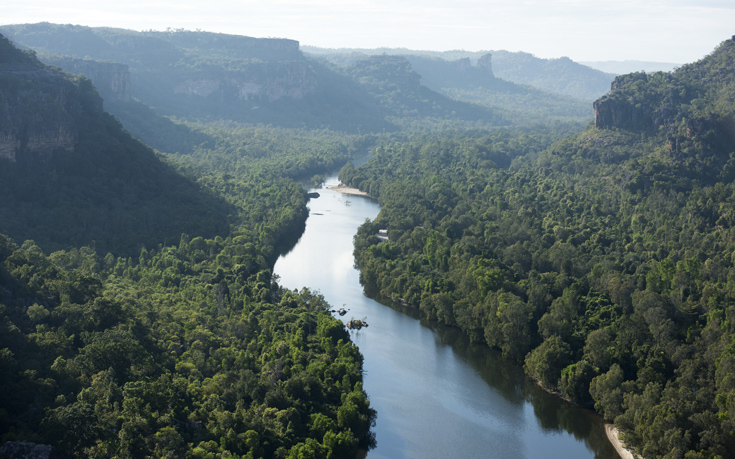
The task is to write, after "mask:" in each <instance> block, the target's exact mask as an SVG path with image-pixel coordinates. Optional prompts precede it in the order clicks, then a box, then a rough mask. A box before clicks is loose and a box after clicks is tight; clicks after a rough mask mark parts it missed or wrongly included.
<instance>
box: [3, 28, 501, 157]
mask: <svg viewBox="0 0 735 459" xmlns="http://www.w3.org/2000/svg"><path fill="white" fill-rule="evenodd" d="M0 31H2V32H3V33H6V34H8V36H9V37H11V38H12V39H13V40H15V42H16V43H18V44H22V45H23V46H26V47H29V48H32V49H34V50H37V51H38V52H39V56H41V57H42V58H43V59H44V60H46V62H49V63H53V64H54V65H58V66H60V67H62V68H64V69H66V70H68V71H71V72H80V71H81V72H86V71H87V70H91V71H92V72H93V73H95V74H97V75H103V74H104V72H101V71H100V70H101V67H100V66H103V65H104V64H105V63H107V64H109V62H110V61H112V62H114V63H115V64H114V65H116V66H117V67H115V70H116V71H118V72H120V74H121V75H122V74H123V73H125V72H126V71H127V72H128V74H129V76H128V77H127V79H125V78H122V77H120V78H119V80H120V81H124V82H125V84H126V85H129V89H125V90H126V91H128V92H129V96H127V95H126V96H120V95H119V94H117V93H115V92H114V91H112V92H108V93H107V94H108V98H107V99H106V100H108V101H110V102H112V103H111V104H108V105H107V106H108V107H109V108H110V110H112V112H113V113H114V114H115V115H117V116H118V117H119V118H120V119H121V120H122V121H123V123H124V124H125V126H126V127H127V128H128V129H130V130H131V132H133V133H134V134H135V135H136V136H139V137H140V138H144V139H146V141H150V142H151V143H152V144H155V143H156V139H154V138H151V137H146V134H145V132H144V131H145V130H146V127H147V126H150V125H151V123H153V124H154V125H160V126H162V127H164V128H166V129H168V128H170V126H168V127H167V126H166V122H165V121H157V122H155V121H154V120H153V119H152V118H150V115H151V113H155V114H158V115H165V116H175V117H179V118H186V119H197V120H205V121H206V120H218V119H229V120H235V121H240V122H248V123H263V124H273V125H279V126H285V127H306V128H330V129H336V130H342V131H348V132H363V133H364V132H376V131H377V132H382V131H386V130H388V131H389V130H395V129H397V127H396V126H395V125H394V124H393V123H392V122H390V121H388V120H387V119H386V118H387V117H388V118H395V117H396V116H399V117H409V118H411V119H423V118H430V119H441V118H446V119H450V120H472V121H481V122H483V123H489V124H494V123H496V122H501V123H506V121H502V120H501V119H500V118H501V117H500V116H499V115H498V114H497V113H496V112H495V111H492V110H490V109H488V108H486V107H484V108H480V107H477V106H476V105H474V104H468V103H464V102H457V101H451V100H450V99H448V98H441V97H439V95H438V94H430V93H429V92H426V91H429V90H428V89H427V88H423V89H421V91H424V93H425V94H424V95H423V96H421V97H423V98H424V99H425V100H432V101H434V102H432V103H425V104H423V105H420V106H414V107H413V108H412V109H411V110H405V107H404V106H396V107H394V106H390V102H391V101H393V100H394V99H392V98H390V97H386V94H382V93H380V92H379V87H378V86H370V87H368V86H365V85H364V84H363V83H361V81H363V79H361V77H360V75H358V74H359V73H360V71H361V70H360V68H356V69H353V70H351V71H350V72H351V73H350V74H347V73H345V72H344V71H341V70H340V69H337V68H334V67H333V66H332V65H330V64H328V63H326V62H324V61H322V60H317V59H312V58H307V57H305V56H304V55H303V54H302V52H301V51H300V49H299V44H298V42H297V41H294V40H286V39H256V38H251V37H243V36H235V35H225V34H215V33H208V32H189V31H183V30H178V31H167V32H135V31H130V30H122V29H110V28H90V27H82V26H71V25H56V24H48V23H42V24H32V25H12V26H2V27H0ZM90 60H91V61H100V63H99V64H93V63H90V62H89V61H90ZM102 61H104V62H102ZM126 69H127V70H126ZM383 77H385V78H384V81H388V80H389V79H390V78H391V75H384V76H383ZM383 77H381V78H383ZM401 77H402V76H401ZM90 78H94V77H92V76H90ZM386 78H387V79H386ZM108 80H110V78H106V79H104V81H102V80H100V82H99V84H100V86H101V87H105V88H107V87H108V86H110V85H109V84H108ZM117 87H118V88H121V87H124V88H127V87H128V86H125V85H121V84H118V85H117ZM388 89H389V87H388V86H386V90H388ZM376 91H377V92H376ZM128 97H129V99H130V100H132V101H133V103H132V104H131V103H130V100H128ZM438 97H439V98H438ZM440 99H441V103H440V104H438V102H437V101H439V100H440ZM395 100H396V101H397V99H395ZM136 101H137V102H139V103H142V104H143V106H139V105H136V104H135V102H136ZM404 102H406V101H405V100H403V101H401V102H400V103H401V104H402V103H404ZM144 106H147V107H150V109H146V108H145V107H144ZM444 106H447V107H448V106H451V109H444V108H442V107H444ZM151 109H152V110H153V112H151ZM145 120H149V121H150V122H146V121H145ZM156 146H157V148H160V147H161V146H160V143H159V144H158V145H156Z"/></svg>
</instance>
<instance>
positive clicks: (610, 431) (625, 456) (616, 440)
mask: <svg viewBox="0 0 735 459" xmlns="http://www.w3.org/2000/svg"><path fill="white" fill-rule="evenodd" d="M605 433H606V434H607V438H608V440H610V443H612V445H613V446H614V447H615V451H617V452H618V454H619V455H620V457H621V459H641V457H640V456H639V455H637V454H633V453H632V452H630V450H629V449H627V448H626V447H625V445H624V444H623V442H621V441H620V437H619V435H620V432H619V431H618V429H616V428H615V426H614V425H612V424H605Z"/></svg>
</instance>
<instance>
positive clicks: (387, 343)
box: [274, 176, 618, 459]
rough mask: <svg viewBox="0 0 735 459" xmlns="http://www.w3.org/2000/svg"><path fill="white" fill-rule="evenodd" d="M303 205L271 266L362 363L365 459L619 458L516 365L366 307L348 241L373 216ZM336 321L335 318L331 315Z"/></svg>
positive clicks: (330, 201) (338, 201)
mask: <svg viewBox="0 0 735 459" xmlns="http://www.w3.org/2000/svg"><path fill="white" fill-rule="evenodd" d="M337 183H338V182H337V178H336V176H332V177H330V178H328V179H327V181H326V182H325V188H322V189H317V190H310V191H317V192H318V193H320V195H321V196H320V197H319V198H317V199H312V200H311V201H310V202H309V209H310V213H309V218H308V220H307V222H306V230H305V232H304V234H303V236H302V237H301V239H300V240H299V242H298V243H297V244H296V246H295V247H294V248H293V249H292V250H291V251H290V252H289V253H287V254H286V255H284V256H281V258H279V259H278V261H277V262H276V265H275V269H274V271H275V274H276V275H278V276H279V277H280V281H279V283H280V284H281V285H282V286H284V287H287V288H291V289H301V288H302V287H304V286H306V287H308V288H310V289H311V290H312V291H319V292H320V293H321V294H323V295H324V297H325V298H326V300H327V301H329V302H330V304H332V305H333V306H334V308H335V309H338V308H341V307H344V308H346V309H349V312H348V313H347V314H346V315H345V316H343V317H342V320H343V321H345V322H346V321H347V320H349V319H351V318H356V319H365V320H366V321H367V323H368V324H369V327H368V328H363V329H362V330H359V331H352V332H350V333H351V334H352V340H353V341H354V342H355V343H356V344H357V345H358V346H359V348H360V351H361V352H362V354H363V356H364V357H365V361H364V369H365V378H364V388H365V391H366V392H367V394H368V396H369V397H370V403H371V406H372V407H373V408H375V409H376V410H377V412H378V420H377V425H376V426H375V428H374V429H373V430H374V432H375V434H376V438H377V447H376V448H375V449H374V450H372V451H370V452H369V453H368V459H382V458H386V459H400V458H417V459H418V458H421V459H431V458H498V459H500V458H503V459H516V458H517V459H531V458H560V459H561V458H564V459H569V458H602V459H613V458H617V457H618V456H617V453H616V452H615V450H614V449H613V447H612V446H611V445H610V443H609V442H608V440H607V437H606V436H605V432H604V427H603V423H602V420H601V419H600V418H599V417H598V416H597V415H595V414H594V413H593V412H591V411H589V410H584V409H581V408H577V407H574V406H572V405H570V404H568V403H566V402H563V401H561V400H559V399H558V398H556V397H553V396H551V395H549V394H547V393H546V392H544V391H542V390H540V389H539V388H538V387H537V386H536V385H534V384H533V383H532V382H531V381H529V380H528V379H527V378H526V377H525V376H524V374H523V369H522V368H521V367H520V366H519V365H518V364H516V363H513V362H508V361H505V360H503V359H502V358H501V357H500V355H499V353H498V352H496V351H494V350H491V349H489V348H487V346H482V345H473V344H470V343H469V341H468V340H467V339H466V337H465V336H464V335H463V334H462V333H461V332H459V331H458V330H456V329H452V328H449V327H437V326H436V325H433V324H431V323H425V322H422V321H420V320H419V319H418V318H417V317H416V314H415V311H414V310H411V309H408V308H401V307H400V306H399V307H398V309H393V308H391V307H388V306H384V305H382V304H380V303H377V302H376V301H373V300H371V299H369V298H367V297H366V296H365V295H364V294H363V289H362V286H361V285H360V283H359V272H358V271H357V270H356V269H355V268H354V259H353V255H352V237H353V235H354V234H355V233H356V232H357V227H358V226H359V225H360V224H362V223H363V222H364V221H365V219H371V220H372V219H374V218H375V217H376V216H377V215H378V212H379V211H380V207H379V206H378V204H377V203H376V202H375V201H373V200H371V199H368V198H363V197H359V196H350V195H345V194H340V193H337V192H334V191H331V190H327V189H326V187H327V186H332V185H336V184H337ZM337 317H339V316H337Z"/></svg>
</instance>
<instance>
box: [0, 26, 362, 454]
mask: <svg viewBox="0 0 735 459" xmlns="http://www.w3.org/2000/svg"><path fill="white" fill-rule="evenodd" d="M0 60H2V62H0V73H2V77H3V78H5V81H11V82H13V81H19V83H18V84H19V85H21V84H22V86H21V89H19V90H18V92H17V93H15V94H14V97H5V98H3V99H1V100H2V101H3V107H2V108H3V111H4V113H10V114H11V115H18V116H17V117H14V116H11V117H10V118H12V119H17V118H18V117H20V118H21V120H22V118H23V116H22V113H21V112H19V110H20V109H19V107H18V106H16V105H15V104H14V100H16V99H20V100H21V101H22V100H23V98H25V99H26V100H45V98H46V97H47V95H48V93H49V92H52V93H53V92H56V93H58V92H59V89H58V88H59V87H69V88H72V90H74V91H78V92H81V94H82V96H83V97H86V98H87V99H89V100H91V101H92V102H93V103H91V104H88V105H89V106H86V105H84V104H82V105H80V106H77V105H75V104H73V103H72V105H71V106H72V107H76V108H75V109H74V110H70V111H68V112H67V113H66V116H69V117H71V118H73V119H72V121H73V125H74V126H75V127H76V129H77V131H78V133H79V134H78V135H79V139H78V143H77V144H76V145H75V147H74V150H73V151H65V150H63V149H59V148H57V149H56V150H54V151H53V152H52V154H51V156H50V157H49V156H47V155H46V154H45V153H44V154H41V153H36V152H34V151H33V150H32V148H31V147H30V146H29V145H31V144H32V142H26V143H25V144H23V143H21V148H20V149H19V150H18V151H17V156H16V160H15V161H14V162H12V161H9V160H6V159H4V158H3V159H0V161H1V162H2V164H0V166H1V167H0V173H1V174H2V180H1V181H0V184H1V185H0V186H2V190H3V194H4V196H5V199H3V200H2V203H0V210H1V211H2V215H3V218H2V220H0V228H1V229H2V231H3V232H7V233H10V234H12V235H13V236H14V237H15V238H20V240H21V241H25V242H22V243H16V242H14V241H13V240H11V239H10V238H9V237H7V236H4V235H3V236H0V435H1V436H2V440H3V442H4V443H5V442H7V443H6V444H9V443H12V442H18V441H30V442H33V443H36V444H41V445H49V446H51V447H52V448H53V454H54V457H152V456H155V457H188V458H212V457H314V458H317V457H318V458H322V457H354V456H355V455H356V454H357V451H358V450H360V449H362V450H366V449H368V448H370V447H371V446H372V445H373V444H374V438H373V436H372V434H371V432H370V427H371V426H372V425H373V423H374V422H375V417H376V413H375V411H374V410H372V409H371V408H370V402H369V400H368V398H367V394H366V393H365V392H364V391H363V389H362V356H361V355H360V353H359V351H358V349H357V348H356V347H355V345H354V344H352V342H351V341H350V339H349V334H348V333H347V330H346V329H345V327H344V326H343V325H342V323H341V322H340V321H338V320H337V319H335V318H333V317H332V316H331V314H330V312H328V309H329V308H330V307H331V306H329V305H328V304H327V303H326V302H325V301H324V299H323V297H322V296H321V295H319V294H317V293H312V292H310V291H309V289H308V288H303V289H301V290H300V291H289V290H287V289H284V288H281V287H279V286H278V284H277V283H276V281H275V279H273V276H272V272H271V270H272V267H273V263H274V262H275V259H276V258H277V257H278V254H279V253H280V251H282V250H284V249H286V248H287V247H288V246H289V244H292V243H293V241H294V240H295V239H294V238H297V237H298V235H299V234H300V233H301V231H302V230H303V225H304V221H305V219H306V212H307V210H306V202H307V199H308V198H307V195H306V192H305V191H304V190H303V188H302V187H301V185H300V184H299V183H297V182H296V181H294V180H293V178H302V177H306V178H308V177H311V176H313V175H314V174H315V173H316V172H321V171H323V170H324V168H328V167H332V166H333V165H334V164H337V163H343V162H344V161H345V159H346V158H352V157H353V155H354V153H355V151H356V149H357V148H362V142H364V141H365V140H364V139H362V138H357V137H356V138H347V137H342V136H340V137H336V136H334V135H332V136H330V135H329V133H321V134H320V133H303V132H301V133H300V132H292V133H288V134H286V133H284V132H279V131H277V130H275V129H270V128H265V127H260V128H254V127H248V128H246V127H242V128H235V127H228V128H227V129H225V128H224V127H221V128H219V130H218V128H217V127H215V126H213V127H208V128H207V129H203V130H202V133H201V134H200V135H202V136H207V135H210V134H211V135H212V136H215V137H216V138H217V139H218V141H217V142H215V143H214V144H213V145H212V146H211V148H210V149H207V150H206V154H205V153H203V152H200V151H199V150H197V151H196V152H193V153H191V154H190V157H189V158H188V161H186V162H185V161H184V160H181V161H177V160H176V158H175V156H173V155H171V156H169V157H164V156H163V154H162V153H156V152H154V151H153V150H151V149H150V148H149V147H146V146H145V145H143V144H142V143H140V142H139V141H138V140H135V139H133V138H132V137H131V136H130V135H129V134H128V133H127V132H125V131H123V130H122V127H121V126H120V124H119V122H118V121H117V120H116V119H114V118H113V117H112V116H110V115H108V114H106V113H104V112H100V111H98V110H97V108H96V107H99V106H101V103H98V102H101V100H100V99H99V96H98V95H97V93H96V91H95V90H94V88H93V87H92V86H91V85H89V83H88V81H89V80H83V79H82V80H79V79H76V80H75V79H74V78H73V77H71V76H68V77H63V75H62V76H61V77H59V76H58V74H54V72H55V70H53V69H50V68H46V67H44V66H43V65H41V64H40V63H38V62H37V61H36V60H35V58H34V57H33V54H30V53H20V52H18V51H17V50H15V49H14V48H12V46H11V45H10V42H9V41H8V40H7V39H4V37H3V40H2V41H1V42H0ZM17 65H24V66H29V67H21V70H23V72H26V70H27V69H30V70H28V71H30V72H31V75H33V76H32V77H30V79H24V78H27V77H24V76H23V75H26V74H25V73H20V74H19V71H18V67H17ZM48 72H50V73H48ZM49 74H54V75H56V76H55V77H54V78H55V79H54V80H53V81H54V82H55V84H56V85H57V86H55V87H54V86H52V87H51V88H49V87H46V86H43V85H40V84H38V83H36V82H35V81H34V80H33V78H35V77H37V76H38V75H41V78H47V77H46V76H45V75H49ZM19 75H21V76H19ZM64 78H67V79H64ZM6 88H7V87H6ZM74 88H77V89H74ZM4 94H7V92H5V93H4ZM74 94H76V93H75V92H73V91H72V95H71V96H70V98H71V100H72V101H74V100H76V99H75V97H76V96H75V95H74ZM90 107H91V108H90ZM54 108H57V109H58V110H59V111H60V112H61V113H62V114H64V113H65V112H64V107H56V106H53V105H51V106H49V108H48V109H49V110H50V109H54ZM60 116H61V115H60ZM55 119H56V118H55V117H54V116H50V120H51V121H47V122H53V120H55ZM4 127H5V126H4ZM9 129H11V131H10V134H9V135H13V132H14V131H12V127H11V128H9ZM6 132H7V131H6ZM159 137H160V136H159ZM6 138H7V137H6ZM159 140H160V141H161V142H164V141H165V136H164V137H161V138H159ZM307 144H311V145H312V147H311V148H308V147H307ZM297 145H298V146H297ZM202 148H203V147H202ZM361 154H364V153H361ZM291 177H293V178H291ZM312 180H319V178H318V177H313V178H312ZM177 231H178V232H177ZM190 234H191V235H190ZM32 239H36V240H37V241H38V242H37V243H36V242H34V241H33V240H32ZM6 453H7V451H6Z"/></svg>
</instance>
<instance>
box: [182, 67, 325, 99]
mask: <svg viewBox="0 0 735 459" xmlns="http://www.w3.org/2000/svg"><path fill="white" fill-rule="evenodd" d="M180 78H182V79H181V80H180V81H179V82H178V83H176V84H174V85H173V93H174V94H176V95H186V96H199V97H209V96H210V95H212V94H218V93H222V94H234V95H235V96H236V97H237V99H239V100H242V101H268V102H273V101H276V100H278V99H281V98H284V97H291V98H293V99H297V100H299V99H303V98H304V97H305V96H308V95H309V94H312V93H314V92H315V91H316V89H317V87H318V83H319V82H318V79H317V76H316V75H315V74H314V72H312V71H311V70H310V69H309V66H308V65H307V64H306V63H304V62H277V63H275V62H274V63H261V64H253V65H251V66H249V68H247V69H244V70H242V71H239V72H228V74H227V75H224V76H222V77H221V78H211V77H209V78H207V77H196V76H190V77H186V76H181V77H180Z"/></svg>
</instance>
